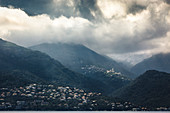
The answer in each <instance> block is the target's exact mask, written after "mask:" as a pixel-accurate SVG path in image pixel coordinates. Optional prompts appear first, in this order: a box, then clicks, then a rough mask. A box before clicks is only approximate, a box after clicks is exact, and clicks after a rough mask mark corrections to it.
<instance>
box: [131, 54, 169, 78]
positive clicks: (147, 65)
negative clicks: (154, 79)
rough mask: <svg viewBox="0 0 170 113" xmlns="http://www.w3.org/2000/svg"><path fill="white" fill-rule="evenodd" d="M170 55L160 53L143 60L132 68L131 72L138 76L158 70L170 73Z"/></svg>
mask: <svg viewBox="0 0 170 113" xmlns="http://www.w3.org/2000/svg"><path fill="white" fill-rule="evenodd" d="M169 66H170V53H160V54H156V55H153V56H152V57H150V58H148V59H145V60H143V61H142V62H140V63H138V64H136V65H135V66H134V67H132V69H131V71H132V72H134V73H136V74H137V75H139V74H142V73H144V72H145V71H147V70H158V71H163V72H168V73H170V67H169Z"/></svg>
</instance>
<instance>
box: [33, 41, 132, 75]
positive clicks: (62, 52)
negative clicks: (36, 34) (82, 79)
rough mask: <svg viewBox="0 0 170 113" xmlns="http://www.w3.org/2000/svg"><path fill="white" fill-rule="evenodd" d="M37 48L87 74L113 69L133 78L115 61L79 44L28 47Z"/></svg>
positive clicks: (65, 64) (69, 66)
mask: <svg viewBox="0 0 170 113" xmlns="http://www.w3.org/2000/svg"><path fill="white" fill-rule="evenodd" d="M30 48H31V49H33V50H39V51H41V52H44V53H46V54H48V55H49V56H51V57H52V58H54V59H56V60H58V61H60V62H61V63H62V64H63V65H64V66H66V67H68V68H70V69H72V70H74V71H76V72H80V73H82V74H85V75H88V74H93V73H95V72H105V71H106V70H110V69H112V68H113V69H114V71H115V72H117V73H121V74H123V75H124V76H126V77H129V78H134V75H133V74H132V73H130V72H129V71H127V70H126V69H124V68H123V67H122V66H121V65H120V64H118V63H117V62H116V61H114V60H112V59H111V58H109V57H106V56H103V55H100V54H98V53H96V52H95V51H93V50H91V49H89V48H87V47H85V46H84V45H79V44H65V43H57V44H54V43H53V44H49V43H44V44H40V45H35V46H32V47H30Z"/></svg>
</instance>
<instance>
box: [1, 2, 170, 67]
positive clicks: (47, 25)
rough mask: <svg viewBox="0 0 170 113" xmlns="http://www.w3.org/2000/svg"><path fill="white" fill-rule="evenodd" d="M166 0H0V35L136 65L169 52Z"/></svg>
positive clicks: (169, 6) (169, 11) (169, 22)
mask: <svg viewBox="0 0 170 113" xmlns="http://www.w3.org/2000/svg"><path fill="white" fill-rule="evenodd" d="M169 1H170V0H0V37H1V38H2V39H5V40H8V41H11V42H14V43H16V44H19V45H22V46H25V47H28V46H32V45H36V44H40V43H43V42H48V43H55V42H56V43H57V42H64V43H78V44H84V45H86V46H87V47H89V48H91V49H93V50H95V51H97V52H99V53H101V54H104V55H108V56H110V57H112V58H114V59H117V60H121V61H127V62H130V63H132V64H135V63H137V62H139V61H141V60H142V59H144V58H147V57H149V56H151V55H153V54H157V53H160V52H170V2H169Z"/></svg>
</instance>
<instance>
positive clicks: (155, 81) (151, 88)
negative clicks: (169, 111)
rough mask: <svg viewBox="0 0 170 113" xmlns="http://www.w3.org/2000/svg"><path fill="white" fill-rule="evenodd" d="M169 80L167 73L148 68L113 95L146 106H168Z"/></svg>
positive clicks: (169, 95)
mask: <svg viewBox="0 0 170 113" xmlns="http://www.w3.org/2000/svg"><path fill="white" fill-rule="evenodd" d="M169 81H170V74H169V73H165V72H159V71H155V70H149V71H146V72H145V73H144V74H142V75H141V76H139V77H138V78H136V79H135V80H134V81H133V82H132V83H130V84H129V85H127V86H126V87H124V88H122V89H120V90H118V91H117V92H116V93H114V94H113V96H115V97H119V98H122V99H124V100H127V101H131V102H133V103H135V104H138V105H142V106H147V107H160V106H162V107H169V106H170V93H169V92H170V82H169Z"/></svg>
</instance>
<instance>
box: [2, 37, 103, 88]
mask: <svg viewBox="0 0 170 113" xmlns="http://www.w3.org/2000/svg"><path fill="white" fill-rule="evenodd" d="M0 53H1V54H0V72H1V73H2V74H0V76H1V77H3V76H5V75H6V74H5V75H4V74H3V73H4V72H9V73H13V70H18V71H19V72H20V73H18V74H16V75H15V76H16V78H20V77H21V78H23V79H25V80H23V81H27V80H28V79H29V80H31V81H32V79H33V78H40V79H42V80H44V81H48V82H51V83H54V84H56V85H62V86H72V87H78V88H83V89H87V90H92V91H94V90H95V91H101V90H102V85H100V82H99V81H97V80H93V79H90V78H88V77H86V76H84V75H81V74H78V73H75V72H73V71H71V70H69V69H67V68H65V67H64V66H63V65H62V64H60V63H59V62H58V61H56V60H54V59H52V58H51V57H49V56H48V55H46V54H44V53H41V52H39V51H32V50H30V49H26V48H23V47H20V46H17V45H15V44H13V43H10V42H6V41H3V40H0ZM23 73H25V75H24V76H23ZM7 75H8V76H9V75H11V74H7ZM12 75H13V76H14V74H12ZM25 76H27V77H26V78H25ZM33 76H34V77H33ZM33 80H35V81H36V80H37V79H33ZM16 83H17V82H16ZM22 83H23V82H22ZM1 84H10V83H8V82H6V81H2V83H1Z"/></svg>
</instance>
